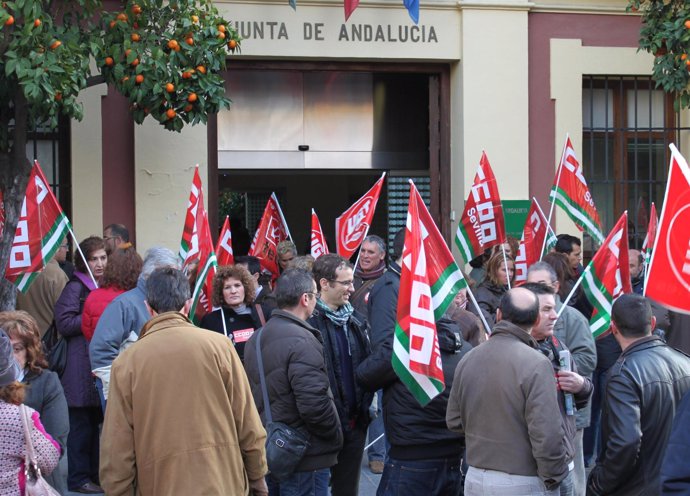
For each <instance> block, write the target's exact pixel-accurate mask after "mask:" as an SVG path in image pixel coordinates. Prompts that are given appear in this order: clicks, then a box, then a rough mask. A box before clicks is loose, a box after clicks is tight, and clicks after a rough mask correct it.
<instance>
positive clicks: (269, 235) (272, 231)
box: [249, 193, 291, 277]
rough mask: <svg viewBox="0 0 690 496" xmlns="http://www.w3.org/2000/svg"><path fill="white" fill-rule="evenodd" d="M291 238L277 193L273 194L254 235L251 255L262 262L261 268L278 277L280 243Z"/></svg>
mask: <svg viewBox="0 0 690 496" xmlns="http://www.w3.org/2000/svg"><path fill="white" fill-rule="evenodd" d="M288 238H291V236H290V230H289V229H288V226H287V222H285V217H283V212H282V210H280V205H279V204H278V197H276V194H275V193H271V196H270V198H269V199H268V202H267V203H266V208H265V209H264V214H263V216H262V217H261V222H260V223H259V228H258V229H257V230H256V234H254V239H253V240H252V246H251V247H250V248H249V254H250V255H251V256H253V257H257V258H258V259H259V262H261V267H263V268H264V269H266V270H268V271H270V272H271V273H272V274H273V276H274V277H278V274H280V270H279V269H278V252H277V247H278V243H280V242H281V241H284V240H286V239H288Z"/></svg>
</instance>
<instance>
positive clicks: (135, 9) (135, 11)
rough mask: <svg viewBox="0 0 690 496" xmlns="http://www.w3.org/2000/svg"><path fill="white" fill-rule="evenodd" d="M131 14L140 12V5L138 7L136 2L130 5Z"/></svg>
mask: <svg viewBox="0 0 690 496" xmlns="http://www.w3.org/2000/svg"><path fill="white" fill-rule="evenodd" d="M132 14H134V15H139V14H141V7H139V6H138V5H137V4H134V5H132Z"/></svg>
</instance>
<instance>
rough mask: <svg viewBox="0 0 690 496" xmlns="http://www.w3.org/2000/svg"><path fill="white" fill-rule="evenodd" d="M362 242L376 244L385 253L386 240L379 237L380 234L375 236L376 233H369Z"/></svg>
mask: <svg viewBox="0 0 690 496" xmlns="http://www.w3.org/2000/svg"><path fill="white" fill-rule="evenodd" d="M364 243H374V244H375V245H376V246H378V248H379V250H381V253H383V254H385V253H386V242H385V241H384V240H383V238H381V236H377V235H376V234H370V235H369V236H367V237H366V238H364V241H362V244H364Z"/></svg>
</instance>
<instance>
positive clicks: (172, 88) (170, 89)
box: [165, 83, 175, 93]
mask: <svg viewBox="0 0 690 496" xmlns="http://www.w3.org/2000/svg"><path fill="white" fill-rule="evenodd" d="M165 91H167V92H168V93H172V92H173V91H175V85H174V84H172V83H168V84H166V85H165Z"/></svg>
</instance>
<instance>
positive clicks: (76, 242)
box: [67, 226, 98, 288]
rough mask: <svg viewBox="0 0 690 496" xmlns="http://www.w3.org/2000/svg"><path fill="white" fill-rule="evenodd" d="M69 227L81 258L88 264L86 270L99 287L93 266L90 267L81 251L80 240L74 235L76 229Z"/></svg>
mask: <svg viewBox="0 0 690 496" xmlns="http://www.w3.org/2000/svg"><path fill="white" fill-rule="evenodd" d="M67 228H68V229H69V233H70V234H71V235H72V239H73V240H74V245H75V246H76V247H77V251H78V252H79V254H80V255H81V259H82V260H83V261H84V265H85V266H86V271H87V272H88V273H89V276H90V277H91V280H92V281H93V283H94V284H95V285H96V287H97V288H98V283H97V282H96V278H95V277H93V273H92V272H91V267H89V262H88V260H86V257H85V256H84V252H82V251H81V247H80V246H79V242H78V241H77V237H76V236H75V235H74V231H72V228H71V227H69V226H68V227H67Z"/></svg>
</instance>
